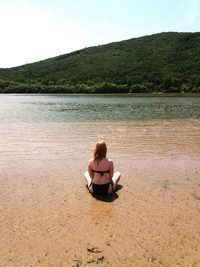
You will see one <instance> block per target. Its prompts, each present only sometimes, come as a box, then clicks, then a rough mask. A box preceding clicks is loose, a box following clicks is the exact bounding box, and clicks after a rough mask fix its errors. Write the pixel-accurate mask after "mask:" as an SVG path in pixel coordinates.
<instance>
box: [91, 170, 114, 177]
mask: <svg viewBox="0 0 200 267" xmlns="http://www.w3.org/2000/svg"><path fill="white" fill-rule="evenodd" d="M92 171H93V172H96V173H99V174H100V175H101V176H102V175H104V173H109V172H110V170H107V171H96V170H93V169H92Z"/></svg>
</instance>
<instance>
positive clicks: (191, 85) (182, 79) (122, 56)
mask: <svg viewBox="0 0 200 267" xmlns="http://www.w3.org/2000/svg"><path fill="white" fill-rule="evenodd" d="M0 92H2V93H13V92H15V93H113V92H114V93H127V92H129V93H149V92H173V93H176V92H200V33H176V32H168V33H160V34H154V35H150V36H144V37H140V38H134V39H130V40H127V41H121V42H115V43H110V44H107V45H102V46H96V47H90V48H85V49H82V50H78V51H75V52H73V53H69V54H66V55H61V56H58V57H55V58H51V59H47V60H43V61H40V62H36V63H32V64H27V65H23V66H19V67H15V68H9V69H0Z"/></svg>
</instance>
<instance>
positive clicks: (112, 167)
mask: <svg viewBox="0 0 200 267" xmlns="http://www.w3.org/2000/svg"><path fill="white" fill-rule="evenodd" d="M109 161H110V169H109V179H110V182H111V185H112V186H114V183H113V179H112V177H113V173H114V164H113V161H112V160H109Z"/></svg>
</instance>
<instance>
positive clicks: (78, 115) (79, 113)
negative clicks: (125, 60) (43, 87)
mask: <svg viewBox="0 0 200 267" xmlns="http://www.w3.org/2000/svg"><path fill="white" fill-rule="evenodd" d="M171 118H175V119H176V118H200V97H179V98H178V97H131V96H129V95H125V96H119V95H115V96H111V95H109V96H108V95H107V96H106V95H79V96H77V95H0V123H10V122H14V123H16V122H28V123H33V122H92V121H96V122H98V121H133V120H152V119H171Z"/></svg>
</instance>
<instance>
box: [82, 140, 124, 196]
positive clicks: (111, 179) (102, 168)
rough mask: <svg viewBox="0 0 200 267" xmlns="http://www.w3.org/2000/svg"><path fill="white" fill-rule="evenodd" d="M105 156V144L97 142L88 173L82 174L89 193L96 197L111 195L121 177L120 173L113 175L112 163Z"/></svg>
mask: <svg viewBox="0 0 200 267" xmlns="http://www.w3.org/2000/svg"><path fill="white" fill-rule="evenodd" d="M106 154H107V147H106V143H105V142H104V141H99V142H97V143H96V146H95V148H94V154H93V159H90V160H89V162H88V171H86V172H85V174H84V176H85V179H86V182H87V187H88V189H89V191H90V192H91V193H93V194H96V195H107V194H111V193H113V192H114V191H115V190H116V186H117V184H118V182H119V180H120V177H121V174H120V172H115V173H114V165H113V162H112V160H111V159H108V158H106Z"/></svg>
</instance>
